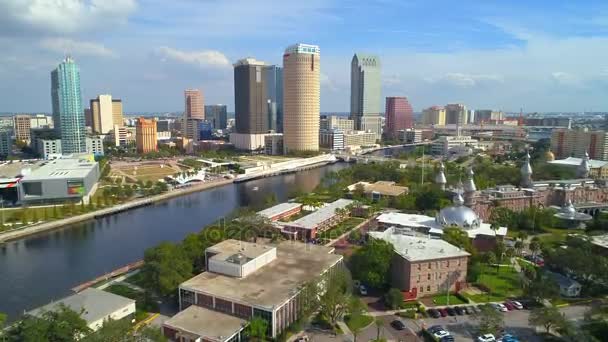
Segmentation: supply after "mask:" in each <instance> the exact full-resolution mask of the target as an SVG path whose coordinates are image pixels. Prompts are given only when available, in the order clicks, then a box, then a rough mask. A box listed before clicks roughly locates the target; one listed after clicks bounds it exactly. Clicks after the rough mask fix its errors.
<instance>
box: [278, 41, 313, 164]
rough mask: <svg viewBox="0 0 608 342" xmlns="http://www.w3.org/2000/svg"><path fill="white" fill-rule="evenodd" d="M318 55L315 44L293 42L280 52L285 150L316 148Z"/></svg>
mask: <svg viewBox="0 0 608 342" xmlns="http://www.w3.org/2000/svg"><path fill="white" fill-rule="evenodd" d="M320 70H321V55H320V49H319V47H318V46H316V45H308V44H295V45H291V46H289V47H288V48H287V49H285V53H284V54H283V110H284V122H283V137H284V143H283V144H284V149H285V152H286V153H290V152H296V151H318V150H319V112H320V105H321V85H320Z"/></svg>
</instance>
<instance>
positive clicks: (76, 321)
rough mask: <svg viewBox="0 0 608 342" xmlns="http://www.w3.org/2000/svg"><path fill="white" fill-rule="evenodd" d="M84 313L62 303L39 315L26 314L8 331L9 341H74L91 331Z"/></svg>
mask: <svg viewBox="0 0 608 342" xmlns="http://www.w3.org/2000/svg"><path fill="white" fill-rule="evenodd" d="M81 314H82V313H78V312H76V311H73V310H71V309H70V308H68V307H67V306H65V305H63V304H60V305H59V306H58V307H57V309H56V310H54V311H46V312H43V313H41V314H40V315H39V316H31V315H26V316H25V318H24V319H23V320H21V321H20V322H19V323H17V324H15V325H14V326H12V327H11V328H10V329H9V331H8V332H7V337H8V340H9V341H24V342H30V341H31V342H36V341H54V342H55V341H56V342H64V341H65V342H68V341H69V342H72V341H74V340H75V339H76V338H78V337H79V336H85V335H87V334H88V333H90V331H91V330H90V329H89V327H88V326H87V322H86V321H85V320H84V319H82V318H81V317H80V315H81Z"/></svg>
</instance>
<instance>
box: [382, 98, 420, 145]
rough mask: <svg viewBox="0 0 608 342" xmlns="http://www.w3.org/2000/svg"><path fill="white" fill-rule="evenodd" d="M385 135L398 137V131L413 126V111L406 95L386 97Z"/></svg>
mask: <svg viewBox="0 0 608 342" xmlns="http://www.w3.org/2000/svg"><path fill="white" fill-rule="evenodd" d="M385 115H386V135H387V136H389V137H391V138H398V134H399V131H402V130H406V129H409V128H414V111H413V110H412V105H411V104H410V103H409V102H408V100H407V97H405V96H402V97H396V96H394V97H387V98H386V111H385Z"/></svg>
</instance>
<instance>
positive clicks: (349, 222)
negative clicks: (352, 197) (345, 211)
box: [317, 217, 365, 240]
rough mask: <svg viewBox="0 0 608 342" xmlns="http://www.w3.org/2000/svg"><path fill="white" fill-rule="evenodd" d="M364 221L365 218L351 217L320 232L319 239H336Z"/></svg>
mask: <svg viewBox="0 0 608 342" xmlns="http://www.w3.org/2000/svg"><path fill="white" fill-rule="evenodd" d="M363 221H365V219H363V218H360V217H349V218H348V219H346V220H344V221H343V222H342V223H340V224H338V225H336V226H334V227H333V228H331V229H329V230H326V231H323V232H320V233H319V234H317V237H318V238H319V239H327V240H331V239H335V238H337V237H338V236H340V235H342V234H344V233H346V232H347V231H349V230H351V229H353V228H355V227H356V226H358V225H359V224H361V222H363Z"/></svg>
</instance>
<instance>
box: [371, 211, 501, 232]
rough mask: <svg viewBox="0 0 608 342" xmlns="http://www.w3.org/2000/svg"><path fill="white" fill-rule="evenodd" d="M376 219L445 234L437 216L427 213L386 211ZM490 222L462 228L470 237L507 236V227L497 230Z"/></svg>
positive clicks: (389, 224) (385, 222) (388, 223)
mask: <svg viewBox="0 0 608 342" xmlns="http://www.w3.org/2000/svg"><path fill="white" fill-rule="evenodd" d="M376 221H378V222H381V223H383V224H385V225H388V226H391V225H393V226H401V227H409V228H414V229H428V232H429V233H432V234H443V227H442V226H441V225H440V224H439V223H437V222H436V221H435V218H433V217H430V216H426V215H417V214H403V213H395V212H391V213H384V214H381V215H380V216H378V217H377V218H376ZM490 227H491V225H490V224H489V223H483V222H481V223H480V224H479V228H469V229H462V230H463V231H465V232H466V233H467V235H468V236H469V238H471V239H474V238H475V237H476V236H477V235H487V236H494V235H499V236H505V235H507V228H506V227H500V228H498V230H496V232H495V231H494V230H492V228H490Z"/></svg>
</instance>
